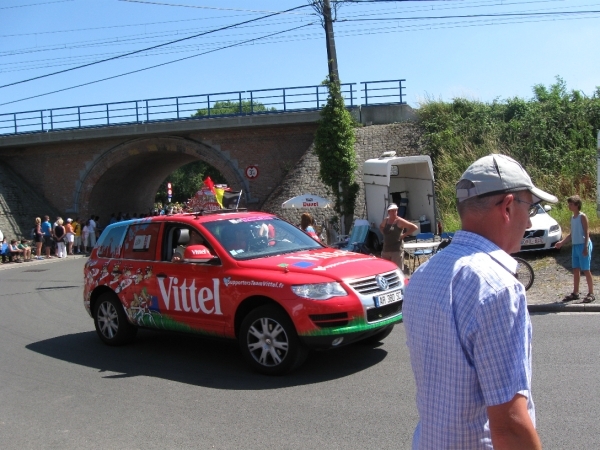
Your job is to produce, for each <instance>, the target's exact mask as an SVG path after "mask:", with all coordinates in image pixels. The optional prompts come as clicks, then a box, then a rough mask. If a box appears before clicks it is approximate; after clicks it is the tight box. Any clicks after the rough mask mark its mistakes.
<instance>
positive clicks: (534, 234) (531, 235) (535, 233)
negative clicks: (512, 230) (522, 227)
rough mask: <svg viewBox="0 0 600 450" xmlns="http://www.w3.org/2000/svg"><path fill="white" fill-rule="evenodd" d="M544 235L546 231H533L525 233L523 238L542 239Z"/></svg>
mask: <svg viewBox="0 0 600 450" xmlns="http://www.w3.org/2000/svg"><path fill="white" fill-rule="evenodd" d="M545 234H546V230H535V231H531V230H529V231H525V234H523V238H534V237H544V235H545Z"/></svg>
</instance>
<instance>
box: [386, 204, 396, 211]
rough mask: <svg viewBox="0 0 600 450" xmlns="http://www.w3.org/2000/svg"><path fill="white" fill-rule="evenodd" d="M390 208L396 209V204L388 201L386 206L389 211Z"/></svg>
mask: <svg viewBox="0 0 600 450" xmlns="http://www.w3.org/2000/svg"><path fill="white" fill-rule="evenodd" d="M390 209H398V205H396V204H395V203H390V206H388V209H387V210H388V211H389V210H390Z"/></svg>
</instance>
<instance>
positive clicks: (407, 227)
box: [379, 203, 417, 271]
mask: <svg viewBox="0 0 600 450" xmlns="http://www.w3.org/2000/svg"><path fill="white" fill-rule="evenodd" d="M387 213H388V215H387V217H386V218H385V219H383V222H381V225H379V231H381V234H383V249H382V250H381V257H382V258H383V259H387V260H388V261H392V262H393V263H395V264H396V265H397V266H398V267H399V268H400V270H402V271H404V241H403V239H404V238H405V237H406V236H410V235H411V234H412V233H414V232H415V231H416V229H417V226H416V225H415V224H414V223H412V222H409V221H408V220H404V219H403V218H401V217H398V205H396V204H395V203H390V205H389V206H388V209H387Z"/></svg>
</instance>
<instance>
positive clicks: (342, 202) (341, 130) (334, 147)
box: [315, 78, 359, 231]
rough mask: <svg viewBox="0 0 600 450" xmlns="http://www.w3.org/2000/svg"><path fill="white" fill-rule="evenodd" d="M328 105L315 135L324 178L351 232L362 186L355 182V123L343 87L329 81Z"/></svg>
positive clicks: (322, 113) (338, 210) (327, 80)
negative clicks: (342, 91) (346, 105)
mask: <svg viewBox="0 0 600 450" xmlns="http://www.w3.org/2000/svg"><path fill="white" fill-rule="evenodd" d="M324 84H326V85H327V87H328V89H329V97H328V99H327V104H326V105H325V106H324V107H323V109H322V110H321V120H319V127H318V128H317V132H316V134H315V153H316V154H317V156H318V157H319V162H320V164H321V169H320V173H319V175H320V177H321V180H322V181H323V183H325V185H326V186H327V187H329V189H330V190H331V192H332V194H333V195H335V197H336V200H335V210H336V212H338V213H339V214H340V215H341V216H343V220H344V226H345V231H348V230H349V229H350V226H351V225H352V219H353V218H354V208H355V205H356V196H357V194H358V190H359V185H358V183H356V181H355V171H356V169H357V167H358V165H357V163H356V153H355V151H354V142H355V135H354V120H353V119H352V116H351V115H350V113H349V112H348V110H347V109H346V107H345V105H344V99H343V97H342V94H341V92H340V85H339V83H337V82H334V81H332V80H331V79H329V78H327V79H326V80H325V82H324Z"/></svg>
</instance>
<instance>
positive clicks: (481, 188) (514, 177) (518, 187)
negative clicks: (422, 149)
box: [456, 154, 558, 203]
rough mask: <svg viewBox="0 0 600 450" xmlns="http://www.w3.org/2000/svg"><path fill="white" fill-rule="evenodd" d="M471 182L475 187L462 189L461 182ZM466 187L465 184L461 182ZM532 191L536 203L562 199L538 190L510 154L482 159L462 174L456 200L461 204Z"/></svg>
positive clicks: (553, 201) (494, 155)
mask: <svg viewBox="0 0 600 450" xmlns="http://www.w3.org/2000/svg"><path fill="white" fill-rule="evenodd" d="M463 180H467V181H470V182H471V183H472V184H473V186H472V187H470V188H468V189H459V188H458V184H459V183H461V181H463ZM461 185H462V183H461ZM518 191H529V192H531V194H532V195H533V201H534V203H538V202H540V201H545V202H548V203H558V199H557V198H556V197H555V196H554V195H552V194H548V193H547V192H544V191H542V190H541V189H539V188H536V187H535V186H534V185H533V182H532V181H531V178H530V177H529V175H528V174H527V172H526V171H525V169H523V167H522V166H521V164H519V163H518V162H517V161H515V160H514V159H512V158H511V157H509V156H506V155H498V154H492V155H488V156H484V157H483V158H480V159H478V160H477V161H475V162H474V163H473V164H471V165H470V166H469V168H468V169H467V170H466V171H465V173H463V174H462V177H461V178H460V181H459V182H458V183H457V188H456V197H457V198H458V201H459V202H462V201H463V200H466V199H468V198H471V197H476V196H478V195H484V194H502V193H505V192H518Z"/></svg>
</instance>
